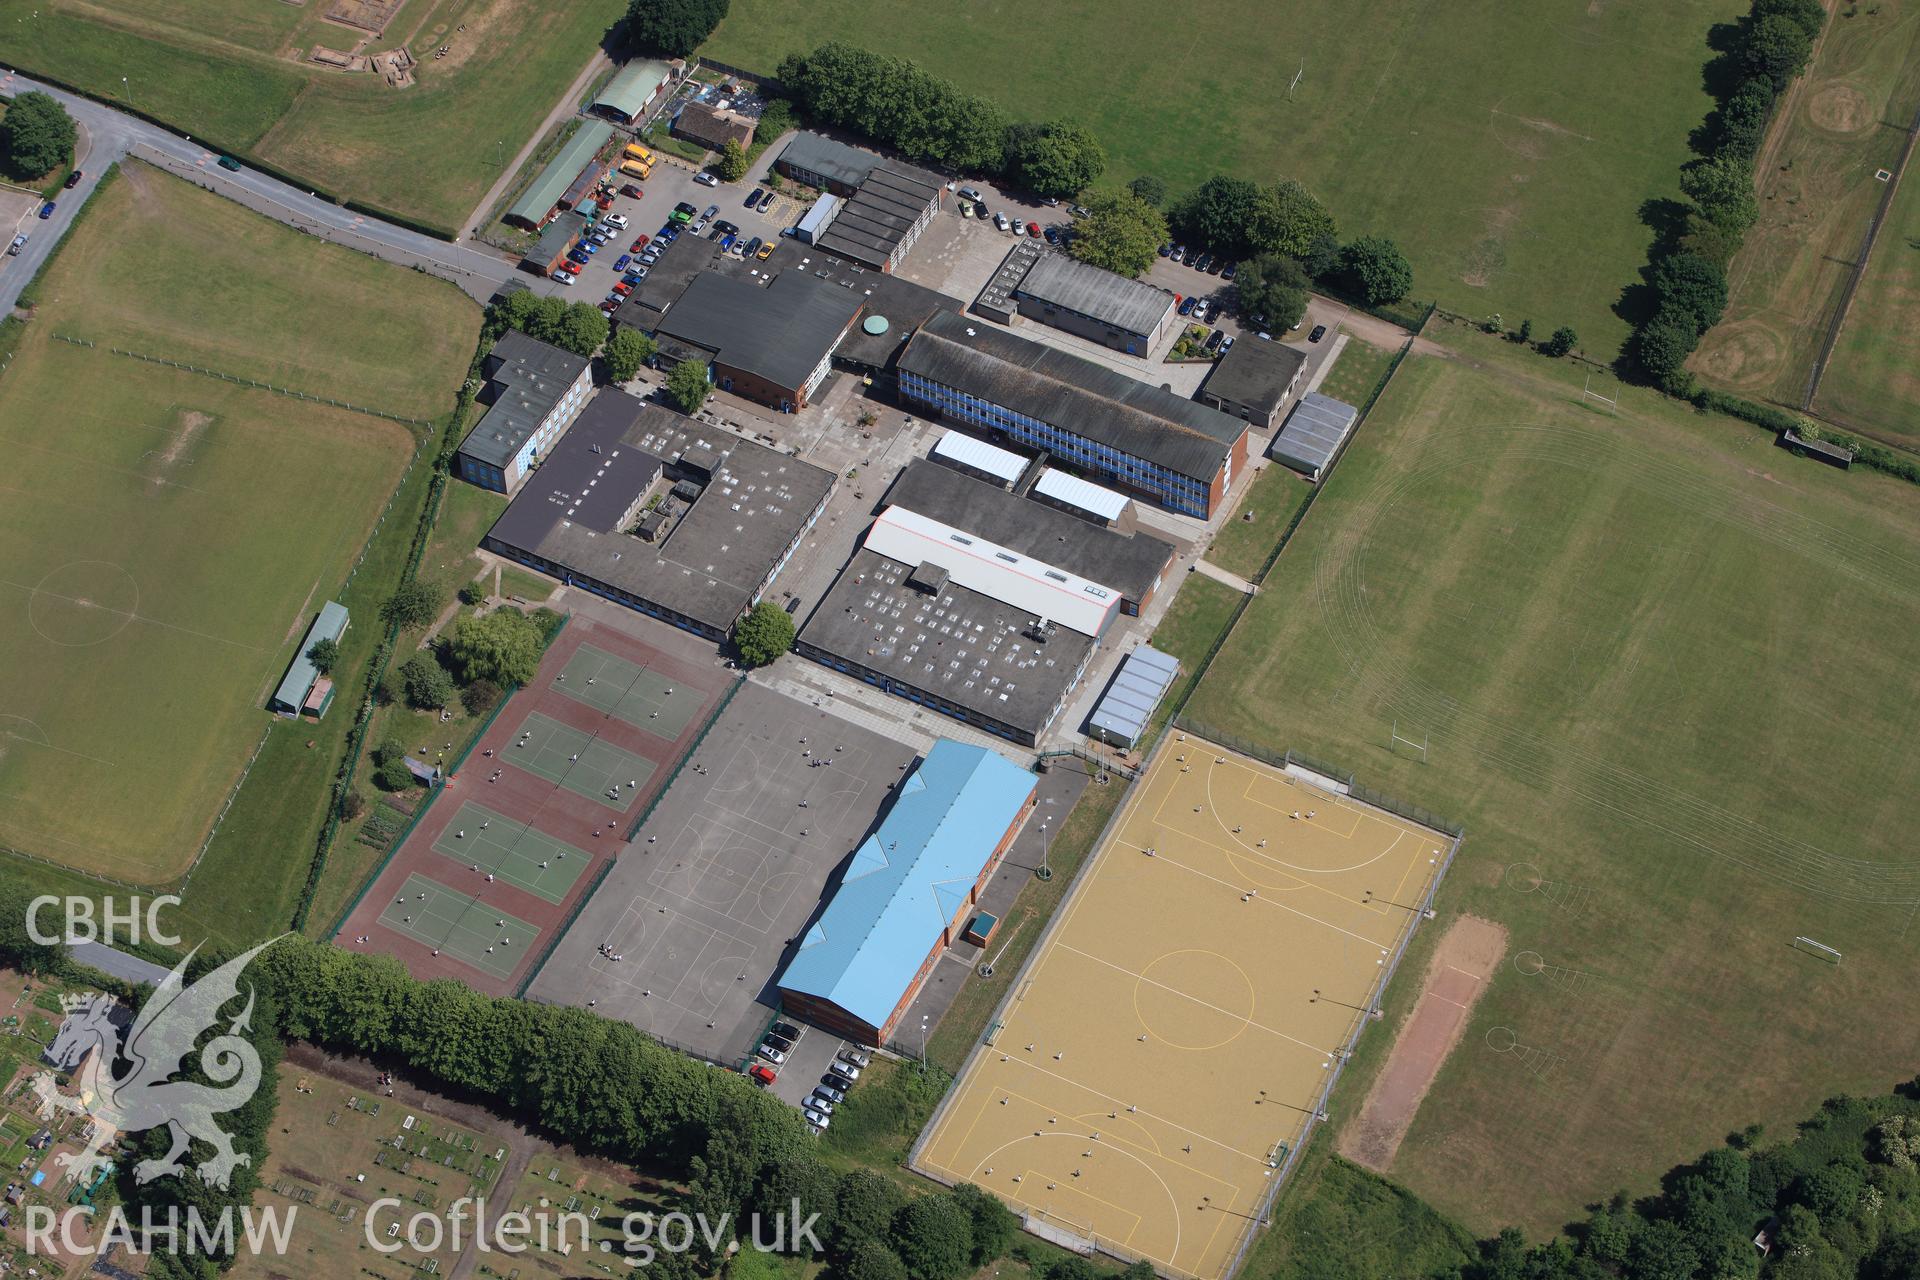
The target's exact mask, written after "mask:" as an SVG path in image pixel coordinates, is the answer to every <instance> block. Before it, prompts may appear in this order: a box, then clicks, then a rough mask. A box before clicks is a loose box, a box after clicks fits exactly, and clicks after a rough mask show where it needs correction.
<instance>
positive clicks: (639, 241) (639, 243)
mask: <svg viewBox="0 0 1920 1280" xmlns="http://www.w3.org/2000/svg"><path fill="white" fill-rule="evenodd" d="M651 239H653V237H652V236H638V237H636V238H635V239H634V242H633V243H632V244H631V245H628V246H627V252H628V253H638V252H640V251H641V250H642V249H644V248H646V247H647V241H649V240H651Z"/></svg>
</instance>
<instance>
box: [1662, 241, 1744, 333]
mask: <svg viewBox="0 0 1920 1280" xmlns="http://www.w3.org/2000/svg"><path fill="white" fill-rule="evenodd" d="M1653 287H1654V289H1655V290H1657V291H1658V292H1659V295H1660V305H1661V307H1662V308H1666V307H1676V308H1678V309H1679V310H1681V311H1683V312H1685V313H1686V314H1688V315H1690V316H1692V317H1693V321H1694V327H1695V328H1696V329H1697V330H1698V331H1699V332H1701V333H1705V332H1706V331H1707V330H1709V329H1711V328H1713V326H1714V325H1716V324H1718V323H1720V316H1721V313H1722V312H1724V311H1725V310H1726V309H1727V273H1726V272H1725V271H1723V270H1721V269H1720V265H1719V264H1718V263H1716V262H1709V261H1708V260H1707V259H1705V258H1703V257H1701V256H1700V255H1699V254H1697V253H1675V254H1669V255H1668V256H1667V257H1665V258H1662V259H1661V260H1660V264H1659V265H1658V266H1657V267H1655V268H1654V271H1653Z"/></svg>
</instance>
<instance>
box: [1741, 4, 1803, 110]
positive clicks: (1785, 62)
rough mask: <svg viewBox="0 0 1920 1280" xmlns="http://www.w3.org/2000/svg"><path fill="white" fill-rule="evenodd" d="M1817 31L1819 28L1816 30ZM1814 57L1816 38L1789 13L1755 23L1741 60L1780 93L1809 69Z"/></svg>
mask: <svg viewBox="0 0 1920 1280" xmlns="http://www.w3.org/2000/svg"><path fill="white" fill-rule="evenodd" d="M1815 30H1816V31H1817V30H1818V28H1815ZM1812 57H1813V36H1811V35H1809V34H1808V33H1807V29H1806V27H1805V26H1803V25H1802V24H1801V23H1800V22H1799V21H1798V20H1797V19H1796V18H1794V17H1793V16H1792V15H1790V14H1785V13H1773V14H1768V15H1767V16H1766V17H1764V18H1760V19H1758V20H1757V21H1755V22H1754V24H1753V28H1752V30H1750V31H1749V32H1748V33H1747V43H1746V48H1745V49H1744V50H1742V52H1741V61H1742V62H1743V63H1744V64H1745V65H1746V68H1747V70H1748V71H1750V72H1752V73H1753V74H1754V75H1756V76H1762V77H1764V78H1765V79H1766V80H1767V82H1768V83H1769V84H1771V85H1772V86H1773V88H1774V92H1776V93H1778V92H1779V91H1781V90H1782V89H1785V88H1786V87H1787V86H1788V85H1789V84H1791V83H1792V82H1793V78H1794V77H1795V76H1797V75H1799V74H1800V73H1801V72H1802V71H1804V70H1806V68H1807V62H1808V60H1809V59H1811V58H1812Z"/></svg>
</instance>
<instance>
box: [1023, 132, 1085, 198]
mask: <svg viewBox="0 0 1920 1280" xmlns="http://www.w3.org/2000/svg"><path fill="white" fill-rule="evenodd" d="M1106 169H1107V151H1106V148H1105V147H1102V146H1101V145H1100V139H1098V138H1096V137H1094V135H1093V131H1092V130H1090V129H1088V128H1087V127H1086V126H1085V125H1081V124H1076V123H1074V122H1072V121H1069V120H1048V121H1046V122H1044V123H1040V124H1034V123H1021V124H1016V125H1012V126H1010V127H1009V128H1008V129H1007V138H1006V170H1007V176H1008V177H1010V178H1012V179H1013V180H1014V181H1016V182H1018V183H1019V184H1020V185H1021V186H1023V187H1025V188H1026V189H1027V190H1029V191H1031V192H1033V193H1034V194H1035V195H1037V196H1043V197H1046V196H1051V197H1059V198H1062V199H1064V198H1065V197H1067V196H1072V195H1077V194H1079V193H1080V192H1081V191H1082V190H1084V189H1085V188H1087V187H1089V186H1091V185H1093V182H1094V180H1095V179H1096V178H1098V177H1099V176H1100V175H1101V174H1102V173H1105V172H1106Z"/></svg>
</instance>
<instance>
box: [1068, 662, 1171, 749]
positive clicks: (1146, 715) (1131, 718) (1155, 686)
mask: <svg viewBox="0 0 1920 1280" xmlns="http://www.w3.org/2000/svg"><path fill="white" fill-rule="evenodd" d="M1179 674H1180V660H1179V659H1178V658H1175V657H1174V656H1173V655H1172V654H1167V653H1162V652H1160V651H1159V650H1158V649H1155V648H1151V647H1150V646H1148V645H1144V644H1143V645H1141V646H1140V647H1139V648H1138V649H1135V650H1134V651H1133V652H1132V653H1130V654H1128V655H1127V656H1126V658H1125V660H1124V661H1122V662H1121V664H1120V669H1119V670H1118V671H1116V672H1114V673H1113V682H1112V683H1111V684H1109V685H1108V686H1107V690H1106V692H1105V693H1103V694H1101V695H1100V701H1099V703H1098V704H1096V705H1095V707H1094V709H1093V714H1092V715H1091V716H1089V717H1088V719H1087V736H1088V737H1090V738H1097V739H1098V740H1099V741H1101V742H1104V743H1106V744H1108V745H1109V746H1114V747H1119V748H1121V749H1122V750H1130V749H1132V748H1133V746H1134V745H1135V744H1137V743H1138V742H1139V741H1140V739H1141V737H1142V736H1144V735H1145V734H1146V731H1147V725H1148V724H1150V723H1151V722H1152V720H1153V711H1154V708H1155V707H1157V706H1159V705H1160V700H1161V699H1162V698H1165V697H1166V696H1167V690H1168V689H1170V688H1172V687H1173V682H1174V679H1175V678H1176V677H1178V676H1179Z"/></svg>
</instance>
